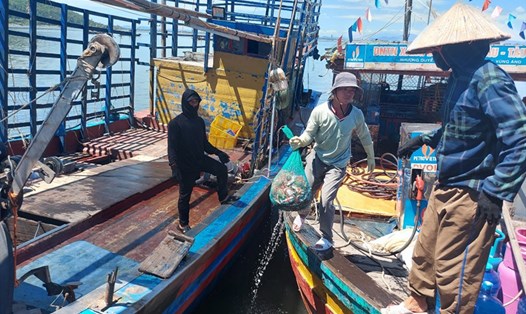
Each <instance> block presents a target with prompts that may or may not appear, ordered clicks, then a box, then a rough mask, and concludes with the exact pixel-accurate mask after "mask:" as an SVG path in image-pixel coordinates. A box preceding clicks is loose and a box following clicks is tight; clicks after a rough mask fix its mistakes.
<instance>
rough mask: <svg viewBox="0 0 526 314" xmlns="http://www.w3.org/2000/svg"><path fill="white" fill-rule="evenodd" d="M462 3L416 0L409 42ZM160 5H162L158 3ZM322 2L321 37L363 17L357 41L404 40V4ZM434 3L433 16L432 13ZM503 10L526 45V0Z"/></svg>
mask: <svg viewBox="0 0 526 314" xmlns="http://www.w3.org/2000/svg"><path fill="white" fill-rule="evenodd" d="M55 1H56V2H65V3H68V2H69V3H71V1H70V0H55ZM375 1H378V2H379V3H380V7H379V8H377V7H376V6H375ZM458 1H459V0H413V10H412V17H411V29H410V37H409V38H410V40H411V39H413V38H414V37H415V36H416V35H418V33H420V32H421V31H422V30H423V29H424V28H425V26H426V25H427V22H428V18H429V20H430V21H433V19H434V18H435V17H436V16H438V15H440V14H443V13H444V12H446V11H447V10H448V9H449V8H450V7H451V6H452V5H453V4H455V3H456V2H458ZM460 1H462V2H465V3H468V4H470V5H473V6H475V7H477V8H481V9H482V6H483V4H484V1H485V0H472V1H469V0H460ZM159 2H160V1H159ZM387 2H388V4H386V0H322V6H321V12H320V20H319V22H320V23H319V24H320V36H324V37H325V36H329V37H330V36H332V37H334V38H338V37H340V36H342V35H343V39H344V41H346V40H348V35H347V34H348V32H347V30H348V28H349V27H350V26H351V25H352V24H354V22H355V21H356V20H357V19H358V18H359V17H361V18H362V23H363V31H362V33H361V34H360V33H358V32H355V33H354V34H353V37H354V40H370V39H379V40H394V41H399V40H402V34H403V23H404V4H405V0H387ZM430 3H431V12H430V9H429V6H430ZM75 6H77V7H81V8H86V9H90V10H93V11H101V10H103V12H106V13H110V14H116V15H121V16H126V17H132V18H139V17H144V16H145V15H143V14H140V13H136V12H133V11H128V10H125V9H120V8H115V7H113V6H109V5H105V4H101V3H99V2H95V1H92V0H76V1H75ZM497 6H499V7H501V8H502V13H501V14H500V16H498V17H497V18H496V19H494V21H495V23H496V24H497V25H498V26H499V27H500V28H501V29H502V30H503V31H506V32H507V33H509V34H510V35H512V38H511V41H514V42H519V43H522V44H526V41H525V40H524V39H522V38H521V37H520V36H519V32H520V29H521V26H522V22H523V21H524V22H526V0H491V3H490V5H489V8H488V9H487V10H486V11H484V13H485V14H487V15H488V16H490V15H491V14H492V12H493V11H494V9H495V7H497ZM367 8H369V10H370V13H371V16H372V20H371V22H369V21H367V19H366V17H365V12H366V9H367ZM509 14H513V15H514V16H516V20H515V21H514V23H513V29H510V28H508V26H507V25H506V23H507V22H508V16H509Z"/></svg>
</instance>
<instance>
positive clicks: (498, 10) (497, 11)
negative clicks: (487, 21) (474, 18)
mask: <svg viewBox="0 0 526 314" xmlns="http://www.w3.org/2000/svg"><path fill="white" fill-rule="evenodd" d="M501 13H502V8H501V7H499V6H496V7H495V9H494V10H493V13H491V18H492V19H496V18H497V17H498V16H499V15H500V14H501Z"/></svg>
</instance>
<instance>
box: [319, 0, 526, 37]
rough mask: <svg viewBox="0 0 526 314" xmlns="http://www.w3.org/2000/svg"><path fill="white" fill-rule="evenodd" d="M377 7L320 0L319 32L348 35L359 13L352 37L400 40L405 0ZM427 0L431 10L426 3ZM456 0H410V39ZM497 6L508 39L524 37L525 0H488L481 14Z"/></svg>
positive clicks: (357, 0)
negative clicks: (358, 28)
mask: <svg viewBox="0 0 526 314" xmlns="http://www.w3.org/2000/svg"><path fill="white" fill-rule="evenodd" d="M378 1H379V2H380V8H376V6H375V0H323V3H322V7H321V15H320V20H319V22H320V23H319V24H320V27H321V30H320V34H321V35H322V36H333V37H336V38H338V37H340V36H341V35H343V36H344V37H343V38H344V39H345V40H347V39H348V35H347V29H348V28H349V26H351V25H352V24H353V23H354V22H355V21H356V20H357V19H358V18H359V17H361V18H362V23H363V31H362V34H359V33H357V32H355V33H353V38H354V40H369V39H380V40H385V39H386V40H402V34H403V24H404V12H405V10H404V4H405V0H388V4H386V3H385V0H378ZM430 2H431V14H430V13H429V11H430V10H429V4H430ZM456 2H459V1H458V0H413V10H412V17H411V30H410V37H409V38H410V40H411V39H413V38H414V37H415V36H416V35H418V34H419V33H420V32H421V31H422V30H423V29H424V28H425V26H426V25H427V21H428V17H429V20H430V21H431V22H432V21H433V19H434V18H435V16H438V15H440V14H443V13H444V12H446V11H447V10H448V9H449V8H451V6H452V5H453V4H455V3H456ZM460 2H465V3H468V4H470V5H472V6H474V7H477V8H481V10H482V6H483V4H484V0H472V1H468V0H464V1H460ZM497 6H499V7H501V8H502V13H501V14H500V16H498V17H497V18H496V19H494V21H495V24H497V25H498V26H499V27H500V28H501V29H502V30H503V31H506V32H507V33H509V34H510V35H512V38H511V40H513V41H517V42H522V43H524V44H526V41H525V40H524V39H522V38H521V37H520V36H519V32H520V28H521V26H522V22H523V21H525V22H526V1H525V0H492V1H491V4H490V6H489V8H488V9H487V10H486V11H484V14H487V15H488V16H491V14H492V12H493V10H494V9H495V7H497ZM367 8H369V10H370V12H371V15H372V20H371V22H369V21H367V19H366V18H365V11H366V10H367ZM510 13H511V14H513V15H514V16H516V17H517V19H516V20H515V21H514V23H513V29H509V28H508V26H507V25H506V23H507V22H508V16H509V14H510Z"/></svg>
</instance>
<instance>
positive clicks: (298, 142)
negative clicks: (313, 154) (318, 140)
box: [289, 134, 309, 150]
mask: <svg viewBox="0 0 526 314" xmlns="http://www.w3.org/2000/svg"><path fill="white" fill-rule="evenodd" d="M289 144H290V147H291V148H292V150H296V149H298V148H300V147H305V146H307V145H309V141H308V139H307V138H306V137H305V136H303V134H302V135H300V136H293V137H292V138H291V139H290V140H289Z"/></svg>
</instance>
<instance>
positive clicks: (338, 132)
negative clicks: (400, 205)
mask: <svg viewBox="0 0 526 314" xmlns="http://www.w3.org/2000/svg"><path fill="white" fill-rule="evenodd" d="M362 94H363V91H362V89H361V88H360V87H359V86H358V84H357V80H356V76H354V75H353V74H351V73H348V72H342V73H339V74H338V75H337V76H336V78H335V79H334V84H333V86H332V88H331V95H330V96H329V100H328V101H327V102H325V103H322V104H320V105H318V106H317V107H316V108H314V110H313V111H312V113H311V115H310V117H309V121H308V122H307V127H306V129H305V131H304V132H303V133H302V134H301V135H300V136H294V137H292V138H290V140H289V143H290V146H291V147H292V149H293V150H294V152H293V153H295V152H297V155H298V157H297V158H299V159H300V161H299V164H301V157H300V156H299V155H300V154H299V152H298V148H300V147H305V146H307V145H309V144H310V143H312V142H314V147H313V149H312V150H311V152H310V153H309V154H308V155H307V158H306V166H305V172H304V174H305V177H306V178H307V181H308V184H309V186H310V187H311V191H310V195H309V197H312V195H315V194H317V193H318V191H320V192H321V193H320V204H319V205H320V206H319V211H320V232H321V238H320V240H318V242H316V244H315V246H314V248H315V249H316V250H319V251H324V250H328V249H330V248H331V247H332V224H333V221H334V213H335V208H334V205H333V201H334V199H335V198H336V193H337V192H338V189H339V187H340V186H341V184H342V182H343V179H344V178H345V175H346V167H347V164H348V163H349V161H350V159H351V139H352V132H353V130H354V131H355V132H356V135H357V136H358V138H359V139H360V142H361V143H362V146H363V147H364V149H365V152H366V154H367V170H368V171H369V172H371V171H373V170H374V168H375V160H374V149H373V141H372V139H371V134H370V133H369V129H368V127H367V124H366V123H365V118H364V115H363V113H362V111H361V110H360V109H358V108H356V107H354V106H353V104H352V103H353V101H355V100H359V99H361V96H362ZM292 157H294V156H292V155H291V158H292ZM287 163H288V161H287ZM287 163H286V164H285V165H284V167H283V168H282V170H281V171H280V172H282V171H283V170H285V167H286V166H287ZM295 163H296V164H297V163H298V162H295ZM302 170H303V169H302ZM298 172H299V171H298ZM279 175H280V173H278V175H277V176H276V178H275V179H274V181H273V183H272V186H271V191H270V196H271V201H272V203H273V204H274V205H276V204H275V203H274V202H275V201H276V200H273V195H274V194H273V187H274V188H275V189H274V191H276V187H278V183H277V182H278V176H279ZM289 182H290V181H289ZM298 182H300V181H298ZM305 188H306V187H301V188H298V190H300V191H303V190H302V189H305ZM305 195H307V193H305ZM292 200H293V199H292V198H291V199H290V201H292ZM301 205H302V207H300V206H292V204H291V205H290V206H284V205H283V204H277V206H278V207H279V208H280V209H282V210H286V209H288V210H296V211H298V216H297V217H296V219H295V220H294V223H293V226H292V228H293V230H294V231H295V232H298V231H300V230H301V227H302V225H303V222H304V221H305V218H306V217H307V215H308V214H309V212H310V198H309V201H308V202H305V203H303V202H302V203H301ZM303 205H305V206H303Z"/></svg>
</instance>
